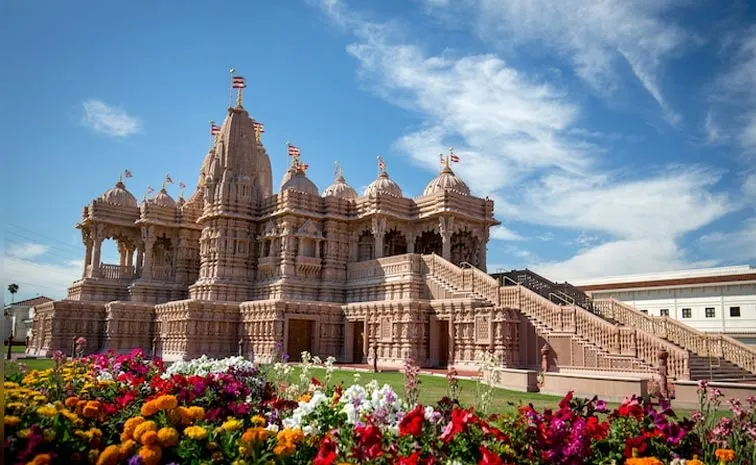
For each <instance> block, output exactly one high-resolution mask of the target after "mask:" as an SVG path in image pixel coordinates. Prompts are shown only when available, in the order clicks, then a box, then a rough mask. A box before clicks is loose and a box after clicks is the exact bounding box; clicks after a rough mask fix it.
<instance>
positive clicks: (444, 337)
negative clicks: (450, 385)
mask: <svg viewBox="0 0 756 465" xmlns="http://www.w3.org/2000/svg"><path fill="white" fill-rule="evenodd" d="M448 365H449V321H447V320H439V322H438V366H439V367H446V366H448Z"/></svg>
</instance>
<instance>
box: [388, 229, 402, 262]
mask: <svg viewBox="0 0 756 465" xmlns="http://www.w3.org/2000/svg"><path fill="white" fill-rule="evenodd" d="M383 241H384V242H383V256H384V257H388V256H391V255H401V254H405V253H407V238H406V237H405V236H404V234H402V232H401V231H399V230H398V229H396V228H394V229H392V230H391V231H388V232H387V233H386V235H385V236H384V239H383Z"/></svg>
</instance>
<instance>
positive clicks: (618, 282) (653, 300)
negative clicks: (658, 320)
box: [570, 265, 756, 344]
mask: <svg viewBox="0 0 756 465" xmlns="http://www.w3.org/2000/svg"><path fill="white" fill-rule="evenodd" d="M570 282H571V283H572V284H573V285H575V286H576V287H579V288H580V289H582V290H583V291H585V292H586V293H587V294H588V295H590V296H591V297H593V298H596V299H601V298H609V297H613V298H615V299H617V300H621V301H622V302H625V303H627V304H630V305H632V306H634V307H635V308H637V309H638V310H640V311H642V312H644V313H648V314H649V315H653V316H669V317H670V318H674V319H676V320H679V321H681V322H683V323H686V324H688V325H690V326H691V327H693V328H695V329H698V330H699V331H710V332H724V333H727V334H729V335H731V336H736V337H737V338H738V339H740V340H742V341H744V342H746V343H750V344H756V268H754V267H752V266H749V265H743V266H730V267H722V268H703V269H697V270H682V271H671V272H664V273H649V274H638V275H626V276H613V277H607V278H595V279H583V280H575V281H570Z"/></svg>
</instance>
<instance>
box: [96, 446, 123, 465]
mask: <svg viewBox="0 0 756 465" xmlns="http://www.w3.org/2000/svg"><path fill="white" fill-rule="evenodd" d="M120 458H121V453H120V451H119V450H118V446H108V447H106V448H105V450H104V451H102V453H101V454H100V457H99V458H98V459H97V465H118V461H119V460H120Z"/></svg>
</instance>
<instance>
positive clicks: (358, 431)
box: [352, 425, 383, 460]
mask: <svg viewBox="0 0 756 465" xmlns="http://www.w3.org/2000/svg"><path fill="white" fill-rule="evenodd" d="M354 433H355V435H356V436H357V446H356V447H354V448H352V454H354V455H355V456H356V457H357V459H359V460H371V459H375V458H378V457H380V456H381V455H383V448H382V447H381V438H382V435H381V430H380V429H378V427H377V426H375V425H366V426H357V427H355V428H354Z"/></svg>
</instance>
